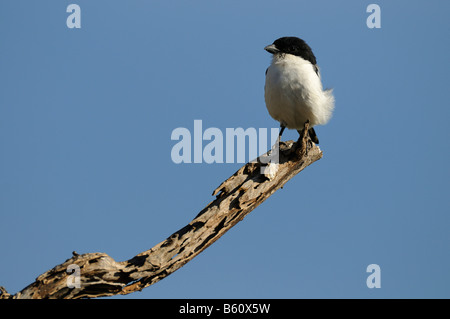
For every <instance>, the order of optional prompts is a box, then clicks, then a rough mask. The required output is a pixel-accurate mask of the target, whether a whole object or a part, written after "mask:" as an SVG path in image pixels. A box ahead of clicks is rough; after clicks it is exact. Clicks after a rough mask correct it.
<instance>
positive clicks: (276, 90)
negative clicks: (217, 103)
mask: <svg viewBox="0 0 450 319" xmlns="http://www.w3.org/2000/svg"><path fill="white" fill-rule="evenodd" d="M264 49H265V50H266V51H268V52H269V53H272V55H273V56H272V63H271V64H270V66H269V68H267V70H266V83H265V86H264V98H265V100H266V107H267V110H268V111H269V114H270V116H272V117H273V118H274V119H275V120H277V121H278V122H280V126H281V131H280V135H279V139H281V135H282V134H283V131H284V129H285V128H286V127H287V128H289V129H296V130H297V131H298V132H299V134H300V136H301V135H302V133H301V132H302V130H303V129H304V126H305V123H306V122H309V130H308V133H309V135H310V137H311V139H312V141H313V142H314V143H316V144H318V143H319V139H318V138H317V135H316V132H315V131H314V126H315V125H324V124H326V123H327V122H328V121H329V120H330V118H331V114H332V112H333V109H334V97H333V92H332V90H331V89H327V90H324V89H323V88H322V82H321V79H320V71H319V67H318V66H317V63H316V57H315V56H314V54H313V52H312V50H311V48H310V47H309V45H308V44H306V42H305V41H303V40H302V39H299V38H297V37H283V38H279V39H277V40H275V42H274V43H273V44H271V45H268V46H266V47H265V48H264Z"/></svg>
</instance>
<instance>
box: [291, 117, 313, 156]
mask: <svg viewBox="0 0 450 319" xmlns="http://www.w3.org/2000/svg"><path fill="white" fill-rule="evenodd" d="M297 132H298V134H299V137H298V140H297V142H296V143H295V148H296V150H297V154H298V155H299V156H305V155H308V151H309V150H310V149H311V147H312V141H311V138H310V136H309V120H307V121H306V122H305V126H304V127H303V130H297Z"/></svg>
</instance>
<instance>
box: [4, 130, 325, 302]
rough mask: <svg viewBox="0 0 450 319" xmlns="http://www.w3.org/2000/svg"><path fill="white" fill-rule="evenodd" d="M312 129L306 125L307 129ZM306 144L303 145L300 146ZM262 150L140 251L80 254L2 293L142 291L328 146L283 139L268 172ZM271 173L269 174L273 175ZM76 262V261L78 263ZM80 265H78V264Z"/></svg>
mask: <svg viewBox="0 0 450 319" xmlns="http://www.w3.org/2000/svg"><path fill="white" fill-rule="evenodd" d="M304 132H306V130H304ZM297 144H298V145H301V146H300V147H297ZM263 156H267V153H266V154H264V155H262V156H260V157H259V158H258V160H257V161H254V162H250V163H247V164H246V165H244V166H243V167H241V168H240V169H239V170H238V171H237V172H236V173H235V174H234V175H233V176H231V177H230V178H228V179H227V180H226V181H224V182H223V183H222V184H221V185H220V186H219V187H218V188H217V189H216V190H214V192H213V196H216V199H215V200H213V201H212V202H211V203H210V204H208V205H207V206H206V207H205V208H204V209H203V210H202V211H200V213H199V214H198V215H197V216H196V217H195V218H194V219H193V220H192V221H191V222H190V223H189V224H188V225H186V226H185V227H183V228H181V229H180V230H178V231H177V232H175V233H173V234H172V235H171V236H170V237H168V238H167V239H166V240H164V241H162V242H161V243H159V244H157V245H156V246H155V247H153V248H151V249H149V250H147V251H144V252H142V253H140V254H138V255H137V256H135V257H133V258H131V259H129V260H126V261H122V262H117V261H115V260H114V259H113V258H111V257H110V256H108V255H107V254H105V253H87V254H78V253H76V252H73V256H72V257H71V258H70V259H67V260H66V261H65V262H64V263H62V264H61V265H58V266H56V267H54V268H53V269H51V270H49V271H47V272H45V273H44V274H42V275H40V276H39V277H37V278H36V280H35V282H33V283H32V284H30V285H29V286H27V287H26V288H24V289H23V290H22V291H20V292H18V293H17V294H15V295H10V294H8V293H7V291H6V289H4V288H3V287H0V299H9V298H11V299H24V298H32V299H40V298H55V299H63V298H64V299H79V298H95V297H102V296H113V295H118V294H122V295H125V294H129V293H132V292H135V291H140V290H142V289H144V288H146V287H148V286H150V285H152V284H154V283H156V282H158V281H159V280H161V279H163V278H165V277H167V276H168V275H170V274H171V273H173V272H174V271H176V270H177V269H179V268H181V267H182V266H183V265H185V264H186V263H187V262H189V261H190V260H191V259H192V258H194V257H195V256H197V255H198V254H200V253H201V252H202V251H203V250H205V249H206V248H207V247H208V246H210V245H211V244H213V243H214V242H215V241H216V240H217V239H219V238H220V237H221V236H222V235H223V234H225V233H226V232H227V231H228V230H229V229H230V228H231V227H233V226H234V225H236V224H237V223H238V222H239V221H241V220H242V219H243V218H244V217H245V216H246V215H247V214H249V213H250V212H251V211H252V210H253V209H255V208H256V207H257V206H258V205H259V204H261V203H262V202H263V201H264V200H266V199H267V198H268V197H269V196H271V195H272V194H273V193H274V192H275V191H276V190H278V189H279V188H281V187H283V185H284V184H285V183H286V182H287V181H288V180H289V179H291V178H292V177H294V176H295V175H296V174H298V173H299V172H300V171H302V170H303V169H304V168H305V167H307V166H308V165H310V164H312V163H313V162H315V161H317V160H319V159H320V158H321V157H322V151H321V150H320V148H319V147H318V146H316V145H315V144H313V143H312V142H311V140H310V138H309V136H308V134H304V138H303V140H302V141H298V142H297V143H294V142H293V141H288V142H282V143H280V153H279V164H278V165H275V166H273V165H274V164H271V165H272V167H271V168H272V169H273V168H276V170H271V172H270V174H262V173H261V167H264V166H265V165H266V164H262V163H264V160H261V159H262V157H263ZM268 176H269V178H268ZM70 265H76V266H78V267H79V268H78V269H79V271H80V276H79V277H78V278H79V284H80V287H79V288H76V287H75V288H69V286H68V280H69V282H70V280H72V279H73V278H74V275H73V274H72V273H69V272H68V271H67V270H68V267H69V266H70ZM76 266H75V267H76ZM72 267H74V266H72Z"/></svg>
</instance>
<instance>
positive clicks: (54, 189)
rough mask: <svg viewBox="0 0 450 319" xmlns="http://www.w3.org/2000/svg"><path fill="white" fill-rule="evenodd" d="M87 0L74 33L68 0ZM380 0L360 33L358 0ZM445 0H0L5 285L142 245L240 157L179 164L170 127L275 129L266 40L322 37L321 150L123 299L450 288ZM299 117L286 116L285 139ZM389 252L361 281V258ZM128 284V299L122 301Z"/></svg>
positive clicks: (120, 256)
mask: <svg viewBox="0 0 450 319" xmlns="http://www.w3.org/2000/svg"><path fill="white" fill-rule="evenodd" d="M70 3H76V4H78V5H79V6H80V7H81V29H69V28H67V26H66V19H67V17H68V15H69V13H66V8H67V6H68V5H69V4H70ZM370 3H377V4H379V5H380V8H381V29H369V28H368V27H367V25H366V19H367V16H368V15H369V13H366V7H367V5H368V4H370ZM449 12H450V2H448V1H332V0H329V1H125V0H122V1H86V0H77V1H73V2H71V1H60V0H58V1H56V0H53V1H19V0H15V1H11V0H10V1H1V3H0V90H1V91H0V234H1V237H2V240H1V241H0V285H2V286H5V287H6V288H7V289H8V291H9V292H10V293H16V292H17V291H19V290H21V289H23V288H24V287H25V286H27V285H28V284H30V283H31V282H33V281H34V279H35V278H36V277H37V276H38V275H40V274H42V273H43V272H45V271H47V270H49V269H51V268H52V267H54V266H55V265H58V264H60V263H62V262H64V261H65V260H66V259H68V258H70V257H71V252H72V251H73V250H75V251H77V252H78V253H88V252H104V253H107V254H109V255H110V256H111V257H113V258H114V259H115V260H117V261H122V260H126V259H129V258H131V257H133V256H134V255H135V254H137V253H139V252H141V251H144V250H147V249H149V248H151V247H153V246H154V245H156V244H157V243H159V242H160V241H162V240H164V239H165V238H166V237H168V236H169V235H170V234H172V233H173V232H174V231H176V230H178V229H180V228H181V227H183V226H184V225H186V224H187V223H188V222H189V221H191V220H192V219H193V218H194V217H195V215H196V214H197V213H198V212H199V211H200V210H201V209H202V208H203V207H204V206H206V205H207V204H208V203H209V202H210V201H211V200H212V199H213V197H212V196H211V193H212V191H213V190H214V189H215V188H216V187H217V186H218V185H219V184H220V183H221V182H222V181H223V180H224V179H226V178H227V177H229V176H230V175H232V174H233V173H234V172H235V171H236V170H237V169H238V168H239V167H241V165H242V164H240V163H234V164H206V163H202V164H175V163H173V161H172V160H171V156H170V154H171V149H172V147H173V146H174V145H175V144H176V141H172V140H171V138H170V137H171V133H172V131H173V130H174V129H175V128H177V127H186V128H188V129H189V130H193V124H194V120H196V119H200V120H202V123H203V127H204V129H206V128H208V127H217V128H219V129H220V130H223V131H224V132H225V129H226V128H236V127H243V128H249V127H254V128H268V129H270V128H272V127H278V123H276V122H275V121H274V120H273V119H272V118H271V117H270V116H269V115H268V112H267V110H266V108H265V105H264V93H263V90H264V71H265V70H266V68H267V66H268V65H269V63H270V55H269V54H268V53H267V52H265V51H264V50H263V48H264V46H266V45H268V44H270V43H272V42H273V41H274V40H275V39H276V38H278V37H281V36H285V35H295V36H299V37H301V38H303V39H305V40H306V41H307V42H308V43H309V44H310V45H311V47H312V48H313V50H314V52H315V55H316V57H317V60H318V63H319V65H320V67H321V71H322V79H323V82H324V85H325V86H326V87H333V88H334V92H335V97H336V109H335V113H334V116H333V118H332V120H331V121H330V123H329V124H328V125H326V126H323V127H318V128H317V130H316V131H317V134H318V136H319V138H320V147H321V149H322V150H323V152H324V157H323V159H321V160H320V161H318V162H316V163H314V164H313V165H311V166H310V167H308V168H307V169H306V170H305V171H303V172H302V173H301V174H299V175H297V176H296V177H295V178H293V179H292V180H291V181H289V182H288V183H287V185H286V186H285V187H284V189H282V190H279V191H278V192H277V193H275V194H274V195H273V196H272V197H270V198H269V199H268V200H267V201H266V202H264V203H263V204H262V205H261V206H260V207H258V208H257V209H256V210H254V211H253V212H252V213H251V214H250V215H248V216H247V217H246V218H245V219H244V221H242V222H241V223H239V224H238V225H236V226H235V227H234V228H233V229H231V230H230V231H229V232H228V233H227V234H225V235H224V236H223V237H222V238H221V239H219V241H217V242H216V243H214V244H213V245H212V246H211V247H209V248H208V249H206V250H205V251H204V252H203V253H202V254H200V255H199V256H198V257H196V258H195V259H194V260H192V261H191V262H189V263H188V264H186V265H185V266H184V267H183V268H181V269H180V270H178V271H177V272H175V273H174V274H172V275H170V276H169V277H167V278H166V279H164V280H162V281H160V282H159V283H157V284H155V285H154V286H150V287H149V288H146V289H145V290H143V291H142V292H140V293H135V294H132V295H130V296H127V297H132V298H422V297H424V298H443V297H445V298H449V297H450V249H449V248H450V235H449V226H450V215H449V213H450V205H449V199H448V196H449V190H450V188H449V180H450V174H449V173H450V169H449V162H450V147H449V146H450V145H449V138H450V136H449V135H450V134H449V132H450V131H449V127H448V120H449V118H450V108H449V100H448V86H449V77H448V74H449V71H450V70H449V52H450V46H449V34H450V32H449V31H450V30H449V26H450V23H449V22H448V21H449V20H448V14H449ZM295 138H297V133H296V132H294V131H289V132H287V131H286V132H285V134H284V136H283V139H284V140H287V139H295ZM369 264H378V265H379V266H380V267H381V288H379V289H376V288H374V289H369V288H367V286H366V278H367V276H368V275H369V274H368V273H367V272H366V267H367V266H368V265H369ZM127 297H122V298H127Z"/></svg>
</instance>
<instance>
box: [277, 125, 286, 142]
mask: <svg viewBox="0 0 450 319" xmlns="http://www.w3.org/2000/svg"><path fill="white" fill-rule="evenodd" d="M280 128H281V130H280V134H278V144H280V142H281V135H283V132H284V129H285V128H286V126H284V125H283V124H281V125H280Z"/></svg>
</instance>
